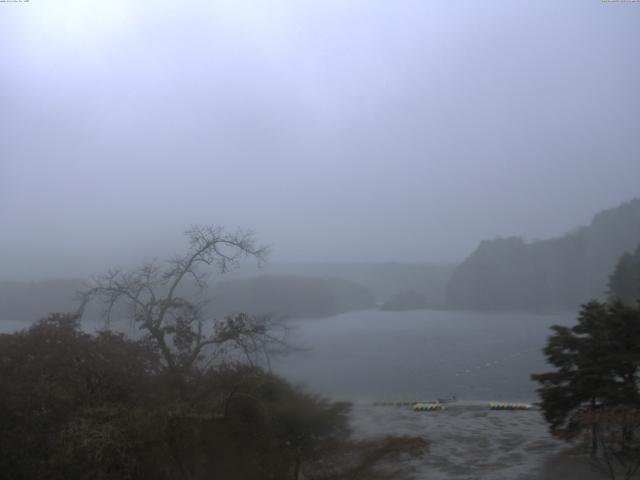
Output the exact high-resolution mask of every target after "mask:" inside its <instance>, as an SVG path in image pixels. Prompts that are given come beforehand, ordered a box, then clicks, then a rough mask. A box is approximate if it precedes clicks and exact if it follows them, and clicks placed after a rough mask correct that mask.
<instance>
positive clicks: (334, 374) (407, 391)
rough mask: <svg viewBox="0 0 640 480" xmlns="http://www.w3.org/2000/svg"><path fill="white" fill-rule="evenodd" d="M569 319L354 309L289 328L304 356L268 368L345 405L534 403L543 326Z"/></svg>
mask: <svg viewBox="0 0 640 480" xmlns="http://www.w3.org/2000/svg"><path fill="white" fill-rule="evenodd" d="M575 317H576V314H575V313H564V314H554V315H536V314H531V313H513V312H508V313H507V312H500V313H484V312H482V313H479V312H468V311H443V310H417V311H408V312H382V311H376V310H371V311H358V312H351V313H346V314H342V315H337V316H335V317H330V318H324V319H309V320H297V321H292V322H290V325H291V326H292V332H291V334H290V336H289V341H290V342H291V343H293V344H294V345H296V346H300V347H304V348H305V351H303V352H296V353H293V354H290V355H289V356H287V357H286V358H281V359H277V360H276V361H275V362H274V370H275V371H276V372H277V373H280V374H281V375H283V376H284V377H286V378H288V379H289V380H291V381H292V382H294V383H296V384H298V385H302V386H304V387H305V388H306V389H307V390H309V391H312V392H317V393H321V394H323V395H326V396H329V397H332V398H336V399H344V400H351V401H360V402H362V401H366V402H368V401H390V400H391V401H400V400H406V401H413V400H430V399H435V398H437V397H445V398H446V397H451V396H456V397H457V398H458V399H464V400H477V401H485V400H505V401H535V400H536V393H535V389H536V384H535V383H533V382H532V381H531V380H530V379H529V374H531V373H540V372H543V371H546V370H548V368H549V367H548V366H547V365H546V364H545V360H544V357H543V354H542V348H543V347H544V346H545V343H546V340H547V337H548V336H549V334H550V331H549V327H550V326H551V325H553V324H562V325H571V324H573V323H575Z"/></svg>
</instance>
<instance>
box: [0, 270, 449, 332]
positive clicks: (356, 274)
mask: <svg viewBox="0 0 640 480" xmlns="http://www.w3.org/2000/svg"><path fill="white" fill-rule="evenodd" d="M452 270H453V266H450V265H440V264H430V263H416V264H403V263H353V264H350V263H275V264H267V266H266V268H264V269H263V270H256V269H255V268H250V267H244V268H240V269H239V270H238V271H234V272H231V273H229V274H227V275H224V276H221V277H217V278H215V277H214V278H213V279H212V283H211V290H210V291H208V292H205V293H206V296H211V297H212V298H213V301H212V302H211V303H210V304H209V306H208V308H209V309H210V311H209V313H210V314H211V315H214V316H218V317H219V316H221V315H225V314H227V313H230V312H239V311H243V312H248V313H256V314H258V313H273V314H276V315H280V316H286V317H297V318H302V317H321V316H328V315H335V314H337V313H342V312H346V311H350V310H360V309H366V308H373V307H375V305H376V303H381V302H384V301H387V300H389V299H390V298H393V297H395V296H396V295H397V294H399V293H401V292H405V291H415V292H418V293H419V294H420V295H421V296H422V297H424V298H425V299H426V301H428V302H429V304H436V305H441V304H443V303H444V297H445V287H446V284H447V281H448V279H449V277H450V275H451V271H452ZM216 280H217V281H216ZM82 285H83V280H81V279H54V280H45V281H40V282H0V320H25V321H33V320H36V319H39V318H43V317H45V316H46V315H47V314H48V313H49V312H69V311H73V310H75V308H76V307H77V302H76V301H75V300H74V299H75V294H76V292H77V291H78V290H80V289H81V288H82ZM194 288H195V287H194ZM186 293H188V294H190V293H193V292H186ZM99 308H100V307H99V306H98V305H93V306H92V308H91V309H90V310H89V311H88V312H87V315H86V316H87V317H88V318H93V317H96V318H97V317H98V316H99V315H98V313H99V311H98V309H99ZM120 313H123V312H120ZM120 313H118V312H117V311H116V318H117V317H119V316H122V315H121V314H120Z"/></svg>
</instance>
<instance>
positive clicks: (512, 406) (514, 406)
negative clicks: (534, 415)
mask: <svg viewBox="0 0 640 480" xmlns="http://www.w3.org/2000/svg"><path fill="white" fill-rule="evenodd" d="M532 408H533V405H531V404H530V403H513V402H490V403H489V409H490V410H531V409H532Z"/></svg>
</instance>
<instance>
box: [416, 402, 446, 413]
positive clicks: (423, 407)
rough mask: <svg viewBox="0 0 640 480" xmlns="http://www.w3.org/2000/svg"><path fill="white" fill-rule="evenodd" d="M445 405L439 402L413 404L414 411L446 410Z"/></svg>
mask: <svg viewBox="0 0 640 480" xmlns="http://www.w3.org/2000/svg"><path fill="white" fill-rule="evenodd" d="M446 409H447V407H445V406H444V404H442V403H439V402H428V403H416V404H414V405H413V411H414V412H430V411H435V410H446Z"/></svg>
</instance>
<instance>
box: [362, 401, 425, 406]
mask: <svg viewBox="0 0 640 480" xmlns="http://www.w3.org/2000/svg"><path fill="white" fill-rule="evenodd" d="M416 403H420V402H417V401H416V402H373V406H374V407H412V406H414V405H415V404H416Z"/></svg>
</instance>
